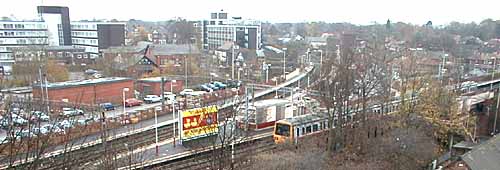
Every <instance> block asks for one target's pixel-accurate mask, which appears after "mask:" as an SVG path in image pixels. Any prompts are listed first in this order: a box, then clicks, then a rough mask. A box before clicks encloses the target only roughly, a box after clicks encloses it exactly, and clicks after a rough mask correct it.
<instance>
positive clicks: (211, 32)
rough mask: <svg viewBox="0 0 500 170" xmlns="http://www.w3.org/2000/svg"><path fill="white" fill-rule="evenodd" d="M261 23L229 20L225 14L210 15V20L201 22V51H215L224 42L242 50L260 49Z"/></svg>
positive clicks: (235, 18) (240, 19) (236, 18)
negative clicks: (233, 44) (235, 45)
mask: <svg viewBox="0 0 500 170" xmlns="http://www.w3.org/2000/svg"><path fill="white" fill-rule="evenodd" d="M261 26H262V24H261V22H259V21H255V20H246V19H245V20H244V19H242V18H241V17H233V18H229V17H228V14H227V13H226V12H223V11H221V12H218V13H212V14H211V17H210V19H208V20H204V21H202V22H201V25H200V26H199V27H201V32H202V41H203V49H205V50H215V49H217V48H219V47H220V46H222V45H223V44H224V43H226V42H233V43H235V44H237V45H238V46H240V47H242V48H248V49H260V48H261V45H262V29H261Z"/></svg>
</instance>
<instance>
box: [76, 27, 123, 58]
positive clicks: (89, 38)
mask: <svg viewBox="0 0 500 170" xmlns="http://www.w3.org/2000/svg"><path fill="white" fill-rule="evenodd" d="M71 42H72V44H73V46H76V47H82V48H85V51H86V52H90V53H91V57H92V58H95V57H98V56H99V50H101V49H106V48H109V47H111V46H123V45H125V23H119V22H71Z"/></svg>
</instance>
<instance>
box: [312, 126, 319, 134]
mask: <svg viewBox="0 0 500 170" xmlns="http://www.w3.org/2000/svg"><path fill="white" fill-rule="evenodd" d="M318 130H319V126H318V124H314V125H313V132H316V131H318Z"/></svg>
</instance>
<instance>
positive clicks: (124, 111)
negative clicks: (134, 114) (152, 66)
mask: <svg viewBox="0 0 500 170" xmlns="http://www.w3.org/2000/svg"><path fill="white" fill-rule="evenodd" d="M129 90H130V89H129V88H127V87H125V88H123V90H122V93H123V115H125V114H126V110H125V106H126V105H125V92H128V91H129Z"/></svg>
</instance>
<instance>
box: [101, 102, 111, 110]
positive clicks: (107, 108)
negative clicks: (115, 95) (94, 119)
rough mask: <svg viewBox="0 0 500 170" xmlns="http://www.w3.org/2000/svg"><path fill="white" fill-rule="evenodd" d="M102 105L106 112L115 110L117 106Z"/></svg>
mask: <svg viewBox="0 0 500 170" xmlns="http://www.w3.org/2000/svg"><path fill="white" fill-rule="evenodd" d="M100 105H101V108H102V109H104V110H105V111H110V110H115V106H113V103H101V104H100Z"/></svg>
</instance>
